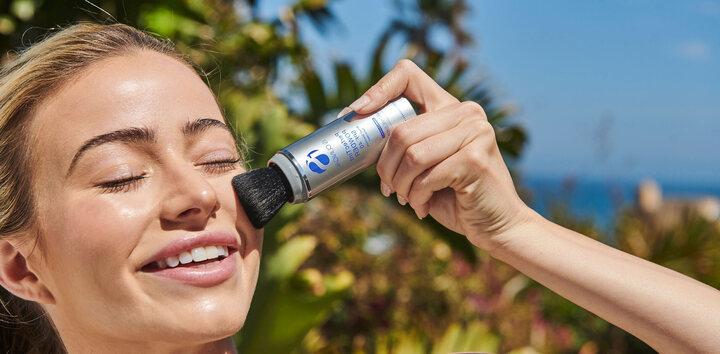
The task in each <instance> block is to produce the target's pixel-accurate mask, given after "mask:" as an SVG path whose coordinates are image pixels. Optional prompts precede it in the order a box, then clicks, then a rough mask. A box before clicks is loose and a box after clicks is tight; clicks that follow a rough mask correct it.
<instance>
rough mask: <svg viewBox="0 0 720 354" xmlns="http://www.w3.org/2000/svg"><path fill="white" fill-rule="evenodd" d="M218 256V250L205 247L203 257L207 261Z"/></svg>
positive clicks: (213, 247)
mask: <svg viewBox="0 0 720 354" xmlns="http://www.w3.org/2000/svg"><path fill="white" fill-rule="evenodd" d="M219 255H220V250H219V249H218V247H215V246H205V256H206V257H207V259H215V258H218V256H219Z"/></svg>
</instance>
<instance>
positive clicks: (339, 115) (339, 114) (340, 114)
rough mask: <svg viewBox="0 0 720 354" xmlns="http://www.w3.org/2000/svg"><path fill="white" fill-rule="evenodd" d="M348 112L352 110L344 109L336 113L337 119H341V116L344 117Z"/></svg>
mask: <svg viewBox="0 0 720 354" xmlns="http://www.w3.org/2000/svg"><path fill="white" fill-rule="evenodd" d="M350 112H352V108H350V107H345V108H343V109H342V111H340V113H338V115H337V118H340V117H342V116H344V115H346V114H348V113H350Z"/></svg>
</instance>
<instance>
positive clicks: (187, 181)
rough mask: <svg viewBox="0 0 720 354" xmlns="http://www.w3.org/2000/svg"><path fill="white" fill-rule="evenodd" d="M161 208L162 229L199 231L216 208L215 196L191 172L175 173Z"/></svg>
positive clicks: (207, 183)
mask: <svg viewBox="0 0 720 354" xmlns="http://www.w3.org/2000/svg"><path fill="white" fill-rule="evenodd" d="M166 183H168V184H169V186H170V188H169V189H168V192H167V195H166V196H165V198H164V199H163V202H162V206H161V213H160V214H161V215H160V217H161V219H162V220H161V222H162V224H163V228H164V229H187V230H190V231H199V230H203V229H204V228H205V226H206V225H207V223H208V220H209V219H210V218H211V217H213V216H214V215H215V212H216V211H217V210H218V209H219V208H220V204H219V201H218V198H217V193H216V191H215V189H214V188H213V186H212V185H211V184H210V183H209V182H208V180H207V179H206V178H205V176H204V175H203V174H202V173H201V172H199V171H196V170H194V169H188V170H183V171H177V172H176V173H174V174H173V176H171V178H169V181H167V182H166Z"/></svg>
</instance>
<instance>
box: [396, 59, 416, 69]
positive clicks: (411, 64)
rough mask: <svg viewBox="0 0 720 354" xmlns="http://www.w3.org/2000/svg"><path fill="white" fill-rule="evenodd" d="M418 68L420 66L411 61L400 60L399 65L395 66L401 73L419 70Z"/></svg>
mask: <svg viewBox="0 0 720 354" xmlns="http://www.w3.org/2000/svg"><path fill="white" fill-rule="evenodd" d="M417 67H418V66H417V65H416V64H415V63H414V62H413V61H412V60H410V59H400V60H398V62H397V64H395V68H396V69H398V70H400V71H411V70H414V69H417Z"/></svg>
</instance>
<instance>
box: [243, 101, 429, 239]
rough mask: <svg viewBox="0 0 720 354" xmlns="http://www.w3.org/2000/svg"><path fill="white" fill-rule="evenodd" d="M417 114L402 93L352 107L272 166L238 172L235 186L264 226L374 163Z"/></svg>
mask: <svg viewBox="0 0 720 354" xmlns="http://www.w3.org/2000/svg"><path fill="white" fill-rule="evenodd" d="M414 116H415V110H414V109H413V107H412V105H411V104H410V101H408V100H407V99H405V98H402V97H401V98H399V99H397V100H395V101H392V102H390V103H388V104H387V105H385V106H384V107H383V108H382V109H380V110H379V111H377V112H375V113H373V114H371V115H368V116H364V117H357V116H356V114H355V112H350V113H348V114H346V115H344V116H342V117H340V118H338V119H336V120H334V121H332V122H330V123H328V124H326V125H324V126H322V127H321V128H320V129H318V130H316V131H314V132H312V133H310V134H309V135H307V136H305V137H304V138H302V139H300V140H298V141H296V142H294V143H292V144H290V145H288V146H286V147H285V148H284V149H281V150H280V151H279V152H278V153H277V154H275V156H273V157H272V158H271V159H270V161H269V162H268V167H265V168H259V169H255V170H251V171H248V172H246V173H243V174H240V175H237V176H235V177H234V178H233V179H232V186H233V189H234V190H235V193H236V194H237V196H238V199H239V200H240V203H241V204H242V206H243V208H244V209H245V213H247V216H248V218H249V219H250V222H251V223H252V224H253V226H254V227H255V228H256V229H260V228H262V227H263V226H265V224H267V223H268V222H269V221H270V219H272V218H273V216H275V215H276V214H277V213H278V211H280V208H282V206H283V205H284V204H285V203H288V202H289V203H304V202H307V201H308V200H310V199H312V198H313V197H315V196H316V195H317V194H318V193H320V192H322V191H323V190H325V189H328V188H330V187H332V186H335V185H337V184H339V183H341V182H343V181H345V180H346V179H348V178H350V177H352V176H354V175H356V174H358V173H359V172H361V171H362V170H364V169H366V168H367V167H370V166H371V165H373V164H374V163H375V162H377V159H378V157H380V152H381V151H382V148H383V146H384V145H385V143H386V142H387V139H388V136H389V135H390V131H392V129H393V128H394V127H395V126H397V125H398V124H400V123H403V122H405V121H406V120H408V119H410V118H412V117H414ZM360 118H361V119H360Z"/></svg>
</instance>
